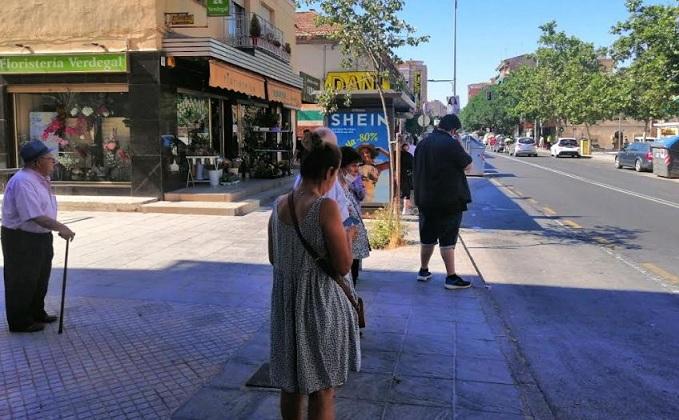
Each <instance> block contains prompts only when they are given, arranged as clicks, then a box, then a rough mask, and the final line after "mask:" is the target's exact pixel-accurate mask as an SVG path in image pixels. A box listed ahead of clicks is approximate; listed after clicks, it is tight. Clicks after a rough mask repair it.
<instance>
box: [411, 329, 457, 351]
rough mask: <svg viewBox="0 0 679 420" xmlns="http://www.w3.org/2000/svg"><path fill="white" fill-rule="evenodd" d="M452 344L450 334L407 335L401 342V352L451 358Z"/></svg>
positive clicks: (453, 348) (452, 340)
mask: <svg viewBox="0 0 679 420" xmlns="http://www.w3.org/2000/svg"><path fill="white" fill-rule="evenodd" d="M454 342H455V340H454V339H453V335H452V334H451V335H431V334H407V335H406V336H405V339H404V342H403V352H404V353H413V354H439V355H447V356H453V355H454V350H455V344H454Z"/></svg>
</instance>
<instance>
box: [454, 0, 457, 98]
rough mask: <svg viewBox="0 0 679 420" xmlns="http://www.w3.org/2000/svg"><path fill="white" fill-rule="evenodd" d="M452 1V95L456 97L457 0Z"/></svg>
mask: <svg viewBox="0 0 679 420" xmlns="http://www.w3.org/2000/svg"><path fill="white" fill-rule="evenodd" d="M453 2H454V3H455V4H454V6H453V96H455V97H457V0H453Z"/></svg>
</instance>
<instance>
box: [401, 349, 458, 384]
mask: <svg viewBox="0 0 679 420" xmlns="http://www.w3.org/2000/svg"><path fill="white" fill-rule="evenodd" d="M395 375H396V376H397V377H400V376H426V377H430V378H443V379H455V363H454V358H453V357H452V356H441V355H438V354H412V353H403V354H401V357H400V358H399V361H398V364H397V366H396V373H395Z"/></svg>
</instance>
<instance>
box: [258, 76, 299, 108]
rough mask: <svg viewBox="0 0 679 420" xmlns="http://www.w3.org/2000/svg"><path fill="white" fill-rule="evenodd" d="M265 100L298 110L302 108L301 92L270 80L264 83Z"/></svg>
mask: <svg viewBox="0 0 679 420" xmlns="http://www.w3.org/2000/svg"><path fill="white" fill-rule="evenodd" d="M266 94H267V97H268V98H267V99H268V100H269V101H271V102H280V103H282V104H284V105H287V106H289V107H292V108H296V109H299V108H300V107H301V106H302V91H301V90H299V89H296V88H292V87H288V86H285V85H283V84H281V83H277V82H274V81H272V80H267V81H266Z"/></svg>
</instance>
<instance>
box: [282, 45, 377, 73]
mask: <svg viewBox="0 0 679 420" xmlns="http://www.w3.org/2000/svg"><path fill="white" fill-rule="evenodd" d="M296 51H297V54H295V55H296V56H297V59H298V60H299V61H298V63H300V65H301V68H300V69H299V70H301V71H303V72H304V73H307V74H308V75H310V76H313V77H315V78H317V79H319V80H320V81H321V82H323V81H325V75H326V73H328V72H330V71H352V70H357V71H358V70H365V69H366V68H368V66H367V65H365V66H361V65H355V66H354V67H352V68H348V69H347V68H344V67H342V54H341V53H340V49H339V47H337V46H335V45H332V44H331V43H318V42H316V43H300V44H297V46H296ZM294 68H295V67H294V66H293V69H294Z"/></svg>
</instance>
